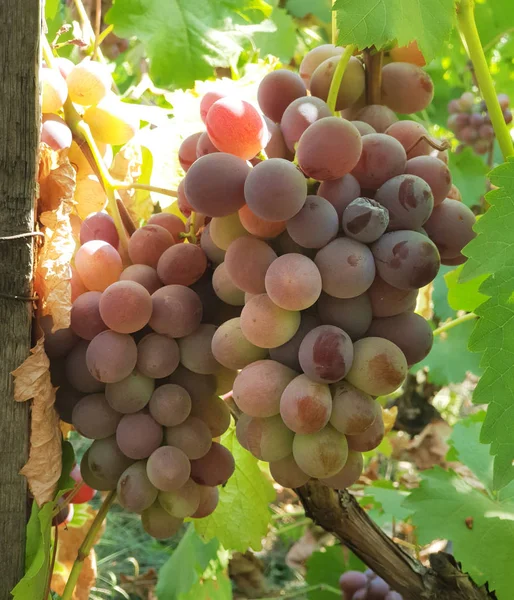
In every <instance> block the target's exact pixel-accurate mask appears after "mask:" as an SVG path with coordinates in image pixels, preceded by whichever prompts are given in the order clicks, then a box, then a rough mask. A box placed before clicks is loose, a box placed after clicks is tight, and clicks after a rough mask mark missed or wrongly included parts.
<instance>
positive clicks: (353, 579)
mask: <svg viewBox="0 0 514 600" xmlns="http://www.w3.org/2000/svg"><path fill="white" fill-rule="evenodd" d="M367 584H368V578H367V577H366V575H365V574H364V573H361V572H360V571H346V573H343V574H342V575H341V577H340V578H339V587H340V588H341V590H342V591H343V593H344V594H345V595H346V596H348V598H352V596H353V594H355V592H357V591H358V590H360V589H361V588H366V586H367Z"/></svg>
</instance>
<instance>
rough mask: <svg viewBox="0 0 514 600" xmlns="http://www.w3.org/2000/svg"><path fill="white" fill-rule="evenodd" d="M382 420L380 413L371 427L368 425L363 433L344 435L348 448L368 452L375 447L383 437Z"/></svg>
mask: <svg viewBox="0 0 514 600" xmlns="http://www.w3.org/2000/svg"><path fill="white" fill-rule="evenodd" d="M384 435H385V430H384V421H383V419H382V415H379V416H378V417H377V418H376V419H375V421H374V422H373V424H372V425H371V427H368V429H366V431H365V432H364V433H359V434H357V435H349V436H347V437H346V439H347V441H348V448H349V449H350V450H353V451H354V452H369V451H370V450H374V449H375V448H377V447H378V446H379V445H380V444H381V443H382V440H383V439H384Z"/></svg>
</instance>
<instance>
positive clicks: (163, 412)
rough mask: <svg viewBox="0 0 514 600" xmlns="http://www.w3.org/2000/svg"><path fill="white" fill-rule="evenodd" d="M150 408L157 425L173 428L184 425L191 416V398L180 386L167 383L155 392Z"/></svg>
mask: <svg viewBox="0 0 514 600" xmlns="http://www.w3.org/2000/svg"><path fill="white" fill-rule="evenodd" d="M148 408H149V409H150V414H151V415H152V417H153V418H154V419H155V420H156V421H157V423H159V424H160V425H164V426H165V427H173V426H175V425H180V423H183V422H184V421H185V420H186V419H187V417H188V416H189V413H190V412H191V396H190V395H189V392H188V391H187V390H185V389H184V388H183V387H181V386H180V385H176V384H173V383H167V384H165V385H161V386H160V387H158V388H157V389H156V390H155V392H154V393H153V394H152V397H151V398H150V403H149V405H148Z"/></svg>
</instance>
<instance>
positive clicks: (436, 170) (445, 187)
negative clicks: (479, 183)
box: [405, 156, 452, 206]
mask: <svg viewBox="0 0 514 600" xmlns="http://www.w3.org/2000/svg"><path fill="white" fill-rule="evenodd" d="M405 173H408V174H410V175H417V176H418V177H421V179H424V180H425V181H426V182H427V183H428V185H429V186H430V188H431V190H432V194H433V195H434V205H435V206H437V205H438V204H441V202H442V201H443V200H444V199H445V198H446V196H447V195H448V192H449V191H450V190H451V187H452V176H451V173H450V169H449V168H448V167H447V166H446V165H445V164H444V162H443V161H442V160H439V159H438V158H434V157H433V156H417V157H416V158H411V159H409V160H408V161H407V165H406V166H405Z"/></svg>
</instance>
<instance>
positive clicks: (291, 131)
mask: <svg viewBox="0 0 514 600" xmlns="http://www.w3.org/2000/svg"><path fill="white" fill-rule="evenodd" d="M331 116H332V112H331V111H330V108H329V107H328V104H327V103H326V102H324V101H323V100H321V99H320V98H316V97H314V96H305V97H303V98H298V99H297V100H294V101H293V102H291V104H290V105H289V106H288V107H287V108H286V110H285V111H284V114H283V116H282V120H281V121H280V128H281V130H282V133H283V134H284V141H285V143H286V146H287V148H288V149H289V150H290V151H291V152H294V151H295V145H296V144H297V143H298V141H299V140H300V138H301V136H302V133H303V132H304V131H305V130H306V129H307V127H309V125H312V124H313V123H315V122H316V121H318V120H319V119H323V118H325V117H331Z"/></svg>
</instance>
